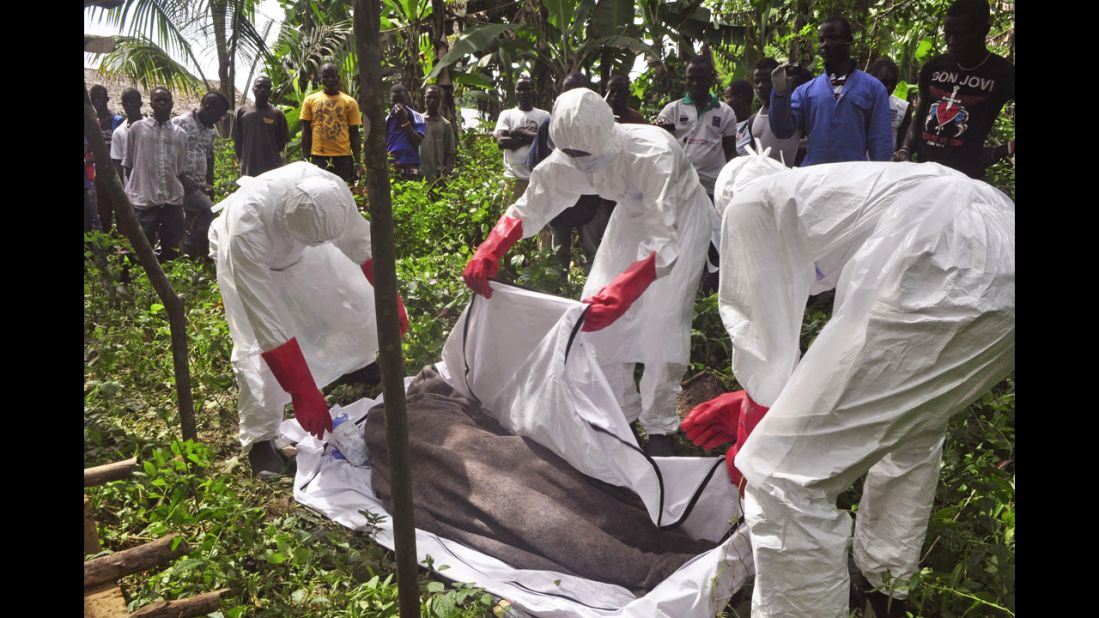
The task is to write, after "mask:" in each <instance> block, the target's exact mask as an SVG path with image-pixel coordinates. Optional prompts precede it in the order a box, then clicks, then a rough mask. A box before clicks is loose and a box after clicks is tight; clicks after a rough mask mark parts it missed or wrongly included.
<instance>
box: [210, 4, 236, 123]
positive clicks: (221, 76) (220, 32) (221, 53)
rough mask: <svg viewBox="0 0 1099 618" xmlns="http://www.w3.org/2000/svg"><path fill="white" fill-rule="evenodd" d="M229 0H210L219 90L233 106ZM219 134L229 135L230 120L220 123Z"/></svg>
mask: <svg viewBox="0 0 1099 618" xmlns="http://www.w3.org/2000/svg"><path fill="white" fill-rule="evenodd" d="M227 8H228V2H227V0H210V22H211V24H212V25H213V30H214V50H215V51H216V52H217V57H218V80H219V81H220V82H221V83H220V84H219V85H218V86H219V87H218V90H219V91H220V92H221V94H223V95H225V100H227V101H229V102H230V105H232V101H233V91H234V90H235V88H233V71H232V66H233V55H232V53H231V52H230V50H229V44H228V41H227V40H226V37H225V33H226V11H227ZM217 126H218V134H219V135H221V136H222V137H227V136H228V135H229V118H228V117H226V118H222V120H221V121H220V122H218V125H217Z"/></svg>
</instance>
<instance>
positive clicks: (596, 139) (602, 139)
mask: <svg viewBox="0 0 1099 618" xmlns="http://www.w3.org/2000/svg"><path fill="white" fill-rule="evenodd" d="M549 133H550V139H552V140H553V144H554V146H556V147H557V148H559V149H562V150H576V151H581V152H586V153H588V156H582V157H570V159H571V161H572V164H573V166H574V167H576V169H578V170H580V171H581V172H584V173H587V174H591V173H593V172H596V171H598V170H600V169H602V168H604V167H606V166H608V165H610V163H611V162H612V161H614V158H615V157H616V156H618V153H619V152H621V151H622V140H621V136H620V135H619V133H618V127H617V125H616V124H615V123H614V112H612V111H611V107H610V105H607V102H606V101H604V100H603V97H600V96H599V95H598V94H596V93H594V92H592V91H591V90H588V89H587V88H574V89H572V90H569V91H567V92H564V93H562V94H561V96H559V97H557V100H556V101H554V103H553V112H552V115H551V117H550V127H549Z"/></svg>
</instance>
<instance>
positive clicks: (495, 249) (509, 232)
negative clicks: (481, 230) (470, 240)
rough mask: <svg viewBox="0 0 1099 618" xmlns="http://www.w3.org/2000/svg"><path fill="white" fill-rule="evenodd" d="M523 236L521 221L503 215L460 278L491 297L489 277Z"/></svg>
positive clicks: (496, 270) (497, 269)
mask: <svg viewBox="0 0 1099 618" xmlns="http://www.w3.org/2000/svg"><path fill="white" fill-rule="evenodd" d="M522 236H523V221H522V219H517V218H515V217H509V216H507V215H503V216H501V217H500V220H499V221H497V222H496V225H495V226H494V227H493V228H492V231H491V232H489V235H488V238H486V239H485V242H483V243H481V246H479V247H477V251H476V252H475V253H474V254H473V257H472V258H470V260H469V263H468V264H466V269H465V270H464V271H463V272H462V279H464V280H465V282H466V285H467V286H469V288H470V289H471V290H473V291H474V292H475V293H477V294H480V295H481V296H484V297H485V298H492V288H491V287H489V285H488V280H489V278H490V277H495V276H496V273H497V272H498V271H499V270H500V258H502V257H504V254H505V253H507V252H508V249H510V248H511V246H512V245H514V244H515V243H516V242H518V240H519V239H520V238H522Z"/></svg>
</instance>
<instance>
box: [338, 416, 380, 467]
mask: <svg viewBox="0 0 1099 618" xmlns="http://www.w3.org/2000/svg"><path fill="white" fill-rule="evenodd" d="M328 436H329V438H328V439H329V440H330V441H331V443H332V446H333V447H334V450H333V452H332V455H333V456H334V457H336V458H337V459H346V460H347V461H348V462H350V463H351V465H353V466H362V465H365V464H366V462H367V461H368V460H369V459H370V451H369V450H368V449H367V448H366V440H365V439H364V438H363V434H362V429H360V428H359V427H358V426H357V425H356V424H355V423H352V422H349V421H348V420H347V415H346V414H340V415H339V416H337V417H335V418H333V419H332V433H330V434H328Z"/></svg>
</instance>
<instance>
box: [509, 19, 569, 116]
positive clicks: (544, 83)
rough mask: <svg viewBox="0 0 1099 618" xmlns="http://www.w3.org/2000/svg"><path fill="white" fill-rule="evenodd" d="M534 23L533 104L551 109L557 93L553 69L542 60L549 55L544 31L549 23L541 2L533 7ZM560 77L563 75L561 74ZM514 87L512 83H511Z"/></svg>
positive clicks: (547, 38)
mask: <svg viewBox="0 0 1099 618" xmlns="http://www.w3.org/2000/svg"><path fill="white" fill-rule="evenodd" d="M535 11H536V12H535V13H534V14H535V15H536V16H537V17H536V18H535V23H533V24H531V26H533V27H534V28H537V29H538V30H539V36H538V43H537V44H536V45H537V47H538V52H539V53H538V56H539V57H538V59H537V60H535V61H534V75H531V78H532V79H533V80H534V106H535V107H539V108H541V109H546V110H548V109H552V108H553V99H554V96H556V94H557V88H556V84H554V74H553V73H554V71H553V67H551V66H550V65H549V64H547V63H546V62H544V61H543V60H542V58H548V57H550V53H549V44H548V42H547V41H548V40H549V34H547V33H546V25H547V24H548V23H549V9H547V8H546V5H544V4H542V3H541V2H538V3H537V7H536V9H535ZM562 77H564V76H563V75H562ZM512 86H513V87H514V84H512Z"/></svg>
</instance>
